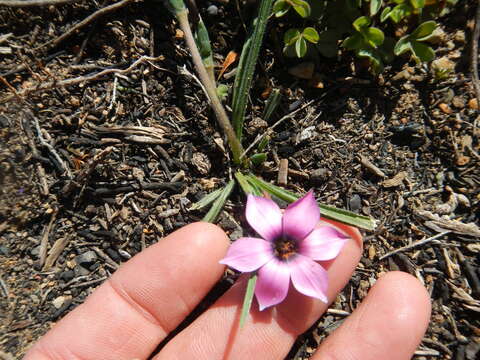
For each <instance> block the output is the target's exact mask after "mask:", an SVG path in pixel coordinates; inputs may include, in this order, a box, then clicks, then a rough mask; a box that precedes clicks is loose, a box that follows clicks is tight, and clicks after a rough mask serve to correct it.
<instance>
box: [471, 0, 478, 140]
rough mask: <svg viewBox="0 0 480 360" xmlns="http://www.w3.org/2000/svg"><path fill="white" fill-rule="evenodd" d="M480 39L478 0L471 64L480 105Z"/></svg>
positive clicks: (474, 125) (475, 127)
mask: <svg viewBox="0 0 480 360" xmlns="http://www.w3.org/2000/svg"><path fill="white" fill-rule="evenodd" d="M479 39H480V2H479V1H477V12H476V13H475V29H474V30H473V34H472V49H471V53H470V55H471V61H470V63H471V66H472V76H473V79H472V80H473V88H474V89H475V95H476V97H477V105H478V106H479V107H480V79H479V78H478V40H479ZM477 122H478V118H477V119H475V120H474V122H473V135H474V136H475V135H476V133H477V131H476V130H477Z"/></svg>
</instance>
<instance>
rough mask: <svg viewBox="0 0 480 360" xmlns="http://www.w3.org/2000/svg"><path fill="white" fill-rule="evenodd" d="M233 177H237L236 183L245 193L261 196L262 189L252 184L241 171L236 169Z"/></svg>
mask: <svg viewBox="0 0 480 360" xmlns="http://www.w3.org/2000/svg"><path fill="white" fill-rule="evenodd" d="M235 179H237V181H238V184H239V185H240V187H241V188H242V190H243V192H244V193H245V195H248V194H253V195H256V196H262V191H261V190H260V189H259V188H258V187H256V186H255V185H253V184H252V183H251V182H250V181H248V179H247V177H246V176H245V175H243V174H242V173H241V172H239V171H237V172H236V173H235Z"/></svg>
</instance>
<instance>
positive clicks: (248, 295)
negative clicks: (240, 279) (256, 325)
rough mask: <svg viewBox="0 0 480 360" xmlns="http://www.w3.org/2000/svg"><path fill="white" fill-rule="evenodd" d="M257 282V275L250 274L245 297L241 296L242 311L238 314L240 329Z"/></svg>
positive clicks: (250, 305)
mask: <svg viewBox="0 0 480 360" xmlns="http://www.w3.org/2000/svg"><path fill="white" fill-rule="evenodd" d="M256 283H257V275H256V274H254V275H252V276H250V279H248V283H247V290H246V291H245V297H244V298H243V305H242V312H241V314H240V329H241V328H242V327H243V324H245V319H246V318H247V316H248V313H249V312H250V308H251V307H252V301H253V295H254V294H255V284H256Z"/></svg>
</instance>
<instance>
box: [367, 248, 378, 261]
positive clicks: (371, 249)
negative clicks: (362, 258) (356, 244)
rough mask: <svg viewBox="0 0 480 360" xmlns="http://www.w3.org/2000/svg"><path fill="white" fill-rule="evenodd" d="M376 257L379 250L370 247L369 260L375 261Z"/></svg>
mask: <svg viewBox="0 0 480 360" xmlns="http://www.w3.org/2000/svg"><path fill="white" fill-rule="evenodd" d="M376 255H377V250H375V246H373V245H370V247H369V248H368V258H369V259H370V260H373V259H375V256H376Z"/></svg>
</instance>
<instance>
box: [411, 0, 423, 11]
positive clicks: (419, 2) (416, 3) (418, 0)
mask: <svg viewBox="0 0 480 360" xmlns="http://www.w3.org/2000/svg"><path fill="white" fill-rule="evenodd" d="M410 3H411V4H412V6H413V7H414V8H415V9H423V8H424V7H425V0H410Z"/></svg>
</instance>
